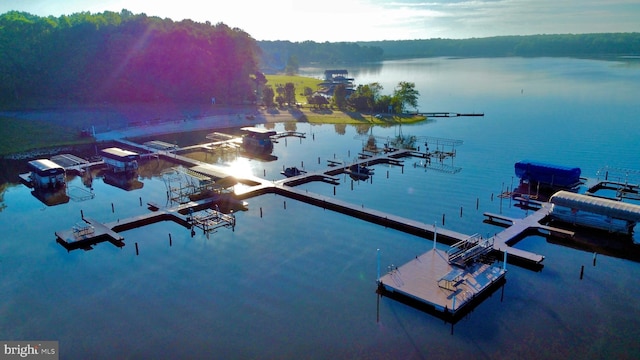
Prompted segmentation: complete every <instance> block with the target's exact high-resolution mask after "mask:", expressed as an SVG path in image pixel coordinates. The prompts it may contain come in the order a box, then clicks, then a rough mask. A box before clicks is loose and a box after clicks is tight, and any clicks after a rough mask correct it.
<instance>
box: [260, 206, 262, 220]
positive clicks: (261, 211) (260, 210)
mask: <svg viewBox="0 0 640 360" xmlns="http://www.w3.org/2000/svg"><path fill="white" fill-rule="evenodd" d="M260 218H261V219H262V207H260Z"/></svg>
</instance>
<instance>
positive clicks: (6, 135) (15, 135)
mask: <svg viewBox="0 0 640 360" xmlns="http://www.w3.org/2000/svg"><path fill="white" fill-rule="evenodd" d="M0 127H1V128H2V137H1V138H0V155H7V154H13V153H19V152H23V151H27V150H31V149H40V148H45V147H53V146H62V145H74V144H82V143H90V142H92V141H93V140H92V139H91V138H80V137H79V134H78V131H77V130H76V129H71V128H68V127H65V126H60V125H53V124H51V123H49V122H46V121H37V120H21V119H12V118H0Z"/></svg>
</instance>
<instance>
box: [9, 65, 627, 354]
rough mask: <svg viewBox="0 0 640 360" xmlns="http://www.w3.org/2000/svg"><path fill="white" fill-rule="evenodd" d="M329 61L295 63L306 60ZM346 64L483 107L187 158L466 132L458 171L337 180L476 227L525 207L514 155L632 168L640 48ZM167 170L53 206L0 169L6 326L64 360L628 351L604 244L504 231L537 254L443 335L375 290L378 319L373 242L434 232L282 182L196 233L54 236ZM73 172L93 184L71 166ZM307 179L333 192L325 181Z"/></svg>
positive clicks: (255, 165)
mask: <svg viewBox="0 0 640 360" xmlns="http://www.w3.org/2000/svg"><path fill="white" fill-rule="evenodd" d="M323 70H324V69H306V71H307V74H309V75H314V76H315V75H320V74H321V73H322V71H323ZM348 70H349V73H350V75H352V76H353V77H355V79H356V82H357V83H361V84H365V83H370V82H379V83H381V84H382V85H383V87H384V90H383V93H391V92H392V91H393V88H394V87H395V85H397V83H398V82H399V81H411V82H414V83H415V84H416V89H417V90H418V91H419V92H420V99H419V110H420V111H450V112H460V113H465V112H484V113H485V116H484V117H467V118H444V119H435V120H433V121H428V122H426V123H423V124H418V125H412V126H408V125H405V126H403V127H402V128H399V127H388V128H383V127H374V128H368V127H366V126H360V127H356V126H351V125H347V126H345V125H322V126H317V125H314V126H312V125H309V124H303V123H298V124H276V125H270V127H273V128H274V129H276V130H278V131H283V130H285V129H287V130H294V129H295V130H297V131H301V132H305V133H307V138H306V139H303V140H299V139H294V138H288V139H287V140H286V141H283V140H281V141H280V142H279V143H278V144H276V146H275V149H274V152H273V154H274V155H275V156H277V158H278V159H277V160H275V161H272V162H263V161H257V160H249V159H243V158H239V159H235V156H234V154H226V155H224V156H212V155H209V156H205V155H204V154H200V155H201V156H202V157H204V160H206V161H209V162H217V163H219V162H224V161H231V162H232V163H233V166H234V167H235V168H238V169H239V171H246V172H251V173H253V174H255V175H258V176H261V177H265V178H267V179H280V178H282V176H281V175H280V174H279V171H281V170H282V168H283V167H288V166H298V167H301V166H304V168H306V169H307V170H316V169H320V168H325V167H326V160H327V159H333V158H335V159H342V160H346V161H348V160H351V159H353V158H354V157H355V156H356V154H357V153H358V152H359V151H360V149H361V146H362V143H363V137H362V134H373V135H375V136H377V137H378V138H379V139H384V138H386V137H393V136H395V135H397V134H398V133H400V132H402V133H403V134H405V135H416V136H431V137H442V138H453V139H459V140H462V141H463V142H464V144H463V145H461V146H459V147H456V151H457V156H456V158H455V159H454V160H453V163H452V165H454V166H459V167H461V168H462V171H461V172H459V173H457V174H446V173H439V172H436V171H431V170H427V171H425V170H424V169H421V168H414V167H412V166H406V167H405V168H404V170H402V169H400V168H398V167H387V166H384V165H378V166H376V167H375V169H376V175H375V176H374V177H373V181H372V182H355V183H354V185H353V189H351V182H350V179H349V178H345V177H341V185H339V186H337V187H336V190H335V191H336V195H335V196H336V197H337V198H340V199H342V200H346V201H349V202H352V203H355V204H361V205H362V206H364V207H371V208H375V209H379V210H383V211H386V212H389V213H393V214H398V215H401V216H405V217H408V218H412V219H416V220H420V221H424V222H427V223H438V226H442V224H441V221H442V217H443V214H444V215H446V223H445V225H444V227H446V228H448V229H451V230H455V231H459V232H463V233H468V234H473V233H480V234H483V235H484V234H492V233H495V232H498V231H499V230H500V229H499V228H497V227H495V226H492V225H488V224H484V223H483V222H482V220H483V219H484V217H483V216H482V213H483V212H486V211H490V212H500V211H502V212H503V213H504V214H505V215H508V216H513V217H524V216H525V215H526V213H525V211H524V210H521V209H519V208H516V207H514V206H512V204H510V203H509V202H508V200H506V201H503V202H502V203H500V201H499V200H498V198H497V194H499V193H500V191H501V190H502V189H504V188H506V187H509V186H511V184H512V183H514V182H517V179H515V180H514V170H513V165H514V163H515V162H517V161H519V160H522V159H531V160H538V161H545V162H551V163H555V164H560V165H567V166H577V167H580V168H581V169H582V173H583V176H587V177H594V178H595V177H596V176H597V174H596V172H597V171H598V169H600V168H602V167H603V166H610V167H612V168H621V169H640V164H639V162H638V154H640V141H638V134H640V122H639V121H638V119H639V116H638V115H640V103H638V101H637V95H638V94H640V66H638V64H637V63H625V62H613V61H595V60H578V59H557V58H538V59H522V58H502V59H444V58H436V59H418V60H404V61H389V62H384V63H382V64H381V65H380V64H377V65H371V66H362V67H352V68H348ZM191 140H192V141H193V142H198V141H203V140H204V139H203V138H195V136H194V138H193V139H191ZM181 141H184V140H181ZM181 145H185V144H181ZM318 159H320V164H319V163H318ZM411 161H412V160H408V161H407V162H408V164H410V163H411ZM167 166H168V164H166V163H164V162H158V161H151V162H148V163H146V164H144V166H143V167H142V169H141V176H140V179H139V180H140V181H141V182H142V183H143V184H144V186H143V187H142V188H140V189H136V190H132V191H125V190H122V189H120V188H117V187H114V186H111V185H108V184H106V183H105V182H104V180H103V179H102V178H99V177H98V178H95V179H94V180H93V183H92V186H93V189H94V193H95V198H93V199H91V200H87V201H73V200H71V201H69V202H68V203H65V204H61V205H57V206H46V205H44V204H43V203H42V202H41V201H39V200H38V199H36V198H35V197H34V196H33V195H32V194H31V192H30V190H29V189H27V188H26V187H25V186H23V185H20V184H5V185H4V187H3V189H4V192H3V193H1V194H0V201H1V203H0V208H1V209H2V211H1V212H0V225H1V226H2V227H1V228H2V235H0V239H1V240H2V241H0V271H1V273H0V276H1V278H2V281H1V285H0V297H1V299H2V301H1V302H0V339H5V340H58V341H59V342H60V354H61V358H96V359H98V358H215V359H227V358H242V359H246V358H256V359H275V358H291V359H300V358H306V359H327V358H348V359H356V358H357V359H360V358H364V359H366V358H371V359H378V358H389V359H397V358H403V359H424V358H445V357H446V358H463V357H464V358H536V359H537V358H556V359H564V358H580V359H587V358H592V359H601V358H630V359H631V358H638V356H640V343H639V342H638V341H637V340H638V338H639V337H640V306H638V300H639V299H640V287H639V286H638V280H637V279H638V275H639V274H640V264H639V263H638V262H637V261H633V260H627V259H622V258H620V257H615V256H608V255H604V254H599V255H598V257H597V265H596V266H593V253H592V251H589V250H581V249H578V248H574V247H572V246H563V245H560V244H554V243H551V242H548V241H547V240H546V239H545V238H544V237H540V236H530V237H528V238H526V239H524V240H522V241H521V242H519V243H518V244H517V246H516V247H518V248H522V249H526V250H530V251H533V252H536V253H539V254H543V255H545V257H546V258H545V260H544V268H543V270H542V271H541V272H533V271H530V270H526V269H523V268H519V267H516V266H509V267H508V273H507V283H506V285H505V286H504V289H503V292H501V291H498V292H497V293H495V294H494V295H493V296H491V297H490V298H488V299H487V300H485V301H484V302H483V303H481V304H480V305H479V306H478V307H477V308H476V309H475V310H474V311H473V312H472V313H470V314H469V315H468V316H466V317H465V318H464V319H462V320H461V321H459V322H458V323H457V324H455V326H454V330H453V334H452V328H451V325H450V324H446V323H444V322H443V321H442V320H440V319H438V318H436V317H433V316H431V315H429V314H426V313H424V312H422V311H419V310H416V309H413V308H411V307H408V306H406V305H403V304H401V303H398V302H395V301H393V300H391V299H388V298H382V299H381V300H380V305H379V306H380V308H379V310H380V321H379V322H377V321H376V314H377V296H376V294H375V288H376V284H375V278H376V249H380V251H381V258H382V264H383V267H384V268H386V266H387V265H391V264H396V265H400V264H403V263H405V262H407V261H409V260H411V259H412V258H414V256H416V255H418V254H421V253H423V252H425V251H427V250H429V249H431V247H432V243H431V242H430V241H428V240H425V239H421V238H417V237H414V236H410V235H407V234H404V233H401V232H398V231H394V230H390V229H386V228H384V227H381V226H378V225H374V224H371V223H367V222H363V221H361V220H357V219H353V218H350V217H347V216H344V215H341V214H338V213H334V212H331V211H326V210H323V209H320V208H316V207H313V206H310V205H307V204H304V203H300V202H297V201H294V200H290V199H286V198H283V197H280V196H275V195H265V196H260V197H256V198H251V199H249V200H248V203H249V210H248V211H246V212H241V213H238V214H237V226H236V228H235V231H231V230H230V229H224V228H223V229H220V230H218V231H217V232H216V233H213V234H211V235H210V236H209V237H207V236H204V235H203V234H202V233H201V232H197V233H196V235H195V236H194V237H191V236H190V233H189V231H188V230H187V229H185V228H183V227H181V226H179V225H177V224H174V223H169V222H164V223H158V224H155V225H151V226H146V227H144V228H139V229H135V230H131V231H127V232H124V233H123V234H122V235H123V236H124V237H125V242H126V244H127V245H126V246H125V247H124V248H122V249H118V248H116V247H114V246H113V245H111V244H110V243H108V242H106V243H102V244H99V245H97V246H96V247H95V248H94V249H93V250H91V251H83V250H76V251H71V252H67V251H66V250H65V249H64V248H62V247H61V246H60V245H58V244H57V243H56V242H55V236H54V232H55V231H58V230H65V229H68V228H70V227H71V226H73V225H74V224H75V223H76V222H79V221H80V212H81V210H82V211H83V213H84V214H85V216H88V217H92V218H95V219H97V220H100V221H103V222H110V221H117V220H118V219H121V218H125V217H129V216H134V215H139V214H144V213H146V212H148V210H147V209H146V207H144V206H140V199H142V201H143V202H144V203H146V202H149V201H153V202H156V203H160V204H165V203H166V186H165V183H164V181H163V180H162V177H161V176H160V171H162V169H164V168H166V167H167ZM612 173H613V172H612ZM627 173H628V175H629V177H630V178H632V177H634V176H635V179H637V178H638V176H637V174H636V173H634V172H627ZM387 174H388V176H387ZM622 180H624V179H622ZM630 180H631V179H630ZM636 182H637V181H636ZM70 186H73V187H78V188H86V187H85V185H84V184H83V183H82V179H80V178H77V177H76V178H73V179H71V180H70ZM301 188H303V189H306V190H307V191H310V192H316V193H320V194H324V195H330V196H334V195H333V191H334V188H333V186H332V185H329V184H325V183H311V184H307V185H303V186H302V187H301ZM494 195H495V196H494ZM492 197H493V201H492V200H491V199H492ZM476 202H478V203H479V208H478V209H477V210H476ZM111 204H114V205H113V207H114V211H113V212H112V208H111ZM285 205H286V206H285ZM461 207H462V208H464V214H463V216H462V217H461V216H460V208H461ZM260 209H262V211H263V216H262V217H261V216H260ZM169 234H171V236H172V246H169V239H168V238H169ZM135 242H137V243H138V244H139V248H140V255H139V256H136V253H135V248H134V243H135ZM583 265H584V266H585V270H584V278H583V279H582V280H580V268H581V266H583Z"/></svg>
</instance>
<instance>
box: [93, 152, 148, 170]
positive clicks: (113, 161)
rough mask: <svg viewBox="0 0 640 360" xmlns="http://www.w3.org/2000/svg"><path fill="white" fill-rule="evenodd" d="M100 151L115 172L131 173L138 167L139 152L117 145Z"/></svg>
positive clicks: (103, 158) (105, 161)
mask: <svg viewBox="0 0 640 360" xmlns="http://www.w3.org/2000/svg"><path fill="white" fill-rule="evenodd" d="M100 153H101V155H102V160H103V161H104V163H105V164H106V165H107V167H108V168H109V170H111V171H112V172H114V173H129V172H134V171H136V170H137V169H138V159H139V158H140V155H139V154H138V153H135V152H133V151H129V150H123V149H120V148H116V147H113V148H107V149H102V150H101V152H100Z"/></svg>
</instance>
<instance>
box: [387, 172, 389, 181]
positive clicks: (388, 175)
mask: <svg viewBox="0 0 640 360" xmlns="http://www.w3.org/2000/svg"><path fill="white" fill-rule="evenodd" d="M388 178H389V170H387V179H388Z"/></svg>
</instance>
